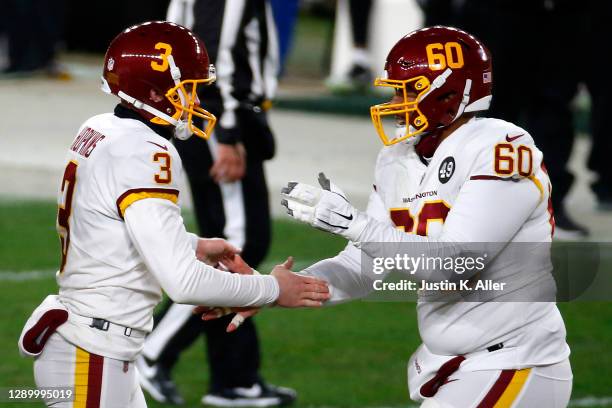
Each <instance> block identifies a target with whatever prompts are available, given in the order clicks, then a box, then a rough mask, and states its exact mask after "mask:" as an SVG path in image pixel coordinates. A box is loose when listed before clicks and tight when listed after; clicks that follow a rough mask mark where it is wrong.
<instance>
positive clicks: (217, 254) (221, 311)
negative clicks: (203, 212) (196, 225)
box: [193, 238, 330, 332]
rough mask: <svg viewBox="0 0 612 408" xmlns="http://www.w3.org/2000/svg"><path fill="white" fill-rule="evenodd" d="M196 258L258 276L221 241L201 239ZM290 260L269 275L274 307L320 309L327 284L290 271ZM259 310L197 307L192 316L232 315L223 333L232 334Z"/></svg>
mask: <svg viewBox="0 0 612 408" xmlns="http://www.w3.org/2000/svg"><path fill="white" fill-rule="evenodd" d="M196 257H197V258H198V259H199V260H200V261H202V262H205V263H207V264H209V265H212V266H215V267H217V268H218V269H221V270H225V271H228V272H231V273H238V274H241V275H255V274H259V272H257V271H256V270H254V269H253V268H251V267H250V266H249V265H248V264H247V263H246V262H245V261H244V260H243V259H242V257H241V256H240V250H239V249H238V248H236V247H234V246H233V245H231V244H230V243H228V242H227V241H225V240H224V239H220V238H212V239H202V238H200V240H199V242H198V247H197V250H196ZM292 267H293V258H292V257H289V258H287V260H286V261H285V262H283V263H282V264H279V265H276V266H275V267H274V268H273V269H272V271H271V272H270V275H272V276H274V277H275V278H276V280H277V282H278V286H279V296H278V298H277V299H276V302H274V304H273V305H274V306H281V307H291V308H297V307H321V306H322V305H323V302H324V301H326V300H328V299H329V298H330V293H329V288H328V285H327V282H325V281H323V280H320V279H317V278H313V277H309V276H302V275H299V274H296V273H294V272H293V271H291V268H292ZM259 310H260V308H259V307H211V306H196V307H195V308H194V310H193V313H194V314H201V315H202V320H205V321H208V320H214V319H218V318H220V317H223V316H226V315H228V314H231V313H235V314H236V315H235V316H234V318H233V319H232V321H231V322H230V323H229V325H228V326H227V329H226V331H227V332H232V331H234V330H236V329H238V327H240V325H241V324H242V323H243V322H244V320H245V319H246V318H247V317H251V316H254V315H255V314H257V313H258V312H259Z"/></svg>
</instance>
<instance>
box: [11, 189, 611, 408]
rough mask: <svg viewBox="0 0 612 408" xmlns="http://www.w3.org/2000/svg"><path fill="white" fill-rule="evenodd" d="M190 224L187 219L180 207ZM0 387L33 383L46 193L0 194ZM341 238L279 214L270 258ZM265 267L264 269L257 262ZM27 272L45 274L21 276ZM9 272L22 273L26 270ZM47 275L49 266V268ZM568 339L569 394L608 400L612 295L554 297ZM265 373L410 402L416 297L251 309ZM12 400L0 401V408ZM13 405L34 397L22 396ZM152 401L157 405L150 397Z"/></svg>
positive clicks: (337, 243) (315, 253)
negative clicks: (31, 323)
mask: <svg viewBox="0 0 612 408" xmlns="http://www.w3.org/2000/svg"><path fill="white" fill-rule="evenodd" d="M186 220H187V222H188V224H189V225H190V226H193V219H192V217H191V216H190V214H186ZM0 234H1V235H0V242H1V243H0V270H1V271H2V272H0V285H1V287H2V303H3V305H4V307H2V308H0V350H1V352H0V358H1V360H0V361H2V363H0V388H6V387H24V386H32V385H33V376H32V361H31V360H29V359H23V358H20V357H19V354H18V352H17V348H16V341H17V338H18V336H19V332H20V330H21V326H22V324H23V323H24V321H25V319H26V318H27V317H28V316H29V314H30V312H31V311H32V310H33V308H34V307H35V306H36V305H37V304H38V303H39V302H40V301H41V300H42V299H43V298H44V297H45V296H46V295H47V294H49V293H52V292H56V290H57V288H56V284H55V280H54V279H53V272H52V270H53V269H54V268H56V267H57V264H58V259H59V256H58V254H59V244H58V239H57V236H56V233H55V206H54V204H52V203H48V202H13V201H6V200H5V201H0ZM343 246H344V243H343V242H342V240H340V239H337V238H335V237H332V236H329V235H327V234H324V233H321V232H319V231H315V230H312V229H310V228H307V227H303V226H301V225H297V224H294V223H291V222H288V221H285V220H279V221H276V222H275V223H274V241H273V245H272V249H271V251H270V254H269V257H268V261H267V262H266V264H267V265H271V264H272V263H274V262H276V261H280V260H282V259H284V257H286V256H287V255H289V254H290V255H293V256H294V257H295V258H296V261H297V263H298V264H302V265H303V264H304V263H307V262H309V261H312V260H315V259H320V258H324V257H328V256H331V255H334V254H335V253H337V252H338V250H339V249H341V248H342V247H343ZM262 270H263V269H262ZM28 271H49V272H48V276H43V277H36V276H33V275H35V274H32V273H29V274H28V276H33V278H32V279H25V280H24V279H22V280H20V279H19V276H26V274H24V272H28ZM11 272H20V273H21V274H22V275H19V274H17V273H15V274H13V273H11ZM45 275H46V274H45ZM560 308H561V312H562V313H563V316H564V318H565V321H566V324H567V330H568V341H569V344H570V346H571V348H572V356H571V360H572V366H573V370H574V392H573V395H572V398H573V399H574V400H579V399H583V400H582V402H577V403H575V404H574V405H576V406H606V405H605V404H599V405H596V404H595V403H593V404H588V403H587V402H585V400H584V398H586V397H594V398H608V404H610V405H608V406H612V403H611V402H610V398H609V397H612V379H611V378H612V372H611V369H610V367H612V303H605V302H591V303H585V302H583V303H567V304H561V305H560ZM256 319H257V325H258V328H259V335H260V340H261V342H262V350H263V369H262V372H263V375H264V376H265V378H266V379H267V380H268V381H270V382H272V383H276V384H281V385H286V386H290V387H294V388H296V389H297V390H298V392H299V403H298V405H299V406H302V407H306V406H312V407H323V406H325V407H399V406H407V405H410V402H409V399H408V396H407V390H406V369H405V368H406V361H407V359H408V357H409V356H410V354H411V352H412V351H413V350H414V349H415V348H416V346H417V345H418V344H419V335H418V331H417V327H416V316H415V305H414V304H412V303H374V302H354V303H351V304H346V305H342V306H337V307H333V308H326V309H322V310H297V311H295V310H280V309H271V310H267V311H265V312H264V313H261V314H260V315H259V316H258V317H257V318H256ZM203 350H204V348H203V340H202V341H198V342H197V343H196V344H194V346H193V347H192V348H191V349H190V350H189V351H188V352H187V353H186V354H185V355H183V356H182V359H181V360H180V362H179V364H178V366H177V368H176V372H175V380H176V382H177V383H178V384H179V387H180V389H181V391H182V393H183V394H184V396H185V398H186V399H187V401H188V406H190V407H195V406H198V405H199V399H200V397H201V396H202V394H203V393H204V392H205V391H206V387H207V376H208V375H207V363H206V358H205V355H204V351H203ZM4 406H9V404H8V403H4V404H3V403H0V407H4ZM16 406H18V407H25V406H32V405H31V404H25V403H21V404H18V405H16ZM150 406H151V407H159V406H161V405H159V404H155V403H153V402H150Z"/></svg>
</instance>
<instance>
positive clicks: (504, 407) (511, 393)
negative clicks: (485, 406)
mask: <svg viewBox="0 0 612 408" xmlns="http://www.w3.org/2000/svg"><path fill="white" fill-rule="evenodd" d="M530 373H531V368H526V369H524V370H517V371H516V372H515V373H514V376H513V377H512V380H510V384H508V386H507V387H506V390H505V391H504V393H503V394H502V396H501V397H500V398H499V400H497V402H496V403H495V406H494V407H493V408H510V407H511V406H512V403H513V402H514V400H516V397H517V396H518V395H519V393H520V392H521V390H522V389H523V385H525V381H527V377H529V374H530Z"/></svg>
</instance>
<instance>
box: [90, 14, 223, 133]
mask: <svg viewBox="0 0 612 408" xmlns="http://www.w3.org/2000/svg"><path fill="white" fill-rule="evenodd" d="M214 80H215V69H214V66H213V65H211V64H210V62H209V59H208V54H207V52H206V47H205V46H204V43H203V42H202V40H200V39H199V38H198V37H196V36H195V34H193V33H192V32H191V31H190V30H188V29H187V28H185V27H183V26H180V25H178V24H174V23H170V22H165V21H151V22H147V23H142V24H138V25H135V26H133V27H130V28H128V29H126V30H125V31H123V32H122V33H121V34H119V35H118V36H117V37H115V39H114V40H113V41H112V42H111V44H110V46H109V47H108V50H107V51H106V56H105V58H104V72H103V75H102V90H103V91H104V92H107V93H111V94H113V95H117V96H118V97H119V98H121V99H122V100H123V101H125V102H127V103H128V104H130V105H131V107H132V108H133V109H135V110H136V111H137V112H138V113H139V114H140V115H142V116H143V117H144V118H145V119H148V120H150V121H151V122H153V123H157V124H161V125H172V126H175V127H176V129H177V131H176V132H175V134H176V135H177V137H180V138H186V137H188V136H189V135H191V133H193V134H195V135H197V136H200V137H202V138H204V139H208V137H209V136H210V134H211V132H212V129H213V127H214V125H215V122H216V118H215V116H214V115H212V114H211V113H209V112H207V111H206V110H204V109H202V108H201V107H200V106H199V100H198V97H197V86H198V85H199V84H206V85H208V84H210V83H212V82H213V81H214ZM194 116H197V117H200V118H202V119H204V123H205V126H203V128H204V129H200V128H198V127H196V126H195V125H194V124H193V122H192V119H193V117H194ZM179 129H183V130H187V129H188V131H189V132H186V131H185V132H182V133H181V134H183V136H182V137H181V136H179V132H178V130H179Z"/></svg>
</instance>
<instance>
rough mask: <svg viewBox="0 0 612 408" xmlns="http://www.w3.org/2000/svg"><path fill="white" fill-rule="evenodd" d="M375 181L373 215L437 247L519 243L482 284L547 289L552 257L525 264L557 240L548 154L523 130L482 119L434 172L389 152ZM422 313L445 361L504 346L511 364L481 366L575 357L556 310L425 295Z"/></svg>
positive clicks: (445, 147)
mask: <svg viewBox="0 0 612 408" xmlns="http://www.w3.org/2000/svg"><path fill="white" fill-rule="evenodd" d="M375 179H376V191H375V192H374V193H373V194H372V197H371V199H370V205H369V208H368V212H370V214H371V215H374V216H375V217H376V218H377V219H379V220H384V219H385V218H386V219H387V220H389V221H390V222H391V223H392V224H394V226H395V227H396V228H398V229H401V230H403V231H404V232H405V233H410V234H417V235H421V236H424V237H427V239H429V240H431V241H433V242H436V241H437V242H454V243H474V242H478V243H510V244H509V246H504V249H503V250H501V252H500V253H499V254H498V256H497V258H496V259H495V261H494V262H491V264H490V265H489V266H488V268H487V270H485V271H484V272H483V273H482V276H481V277H480V278H481V279H487V278H492V279H493V280H505V281H508V282H511V283H509V284H516V285H517V290H518V291H519V292H516V293H520V291H522V290H529V286H530V285H532V286H535V285H538V279H539V277H541V276H542V274H543V272H546V275H547V276H550V274H549V273H550V269H549V268H550V266H551V265H550V263H549V262H550V257H549V253H548V252H547V253H546V254H545V255H546V256H545V257H543V258H546V259H544V262H542V263H537V262H533V259H531V260H530V259H529V257H528V256H526V255H527V252H528V251H526V250H525V248H528V247H530V245H531V244H530V243H546V242H550V241H551V238H552V233H553V229H554V219H553V216H552V207H551V205H550V200H549V198H550V192H551V187H550V181H549V178H548V175H547V174H546V170H545V167H544V166H543V162H542V152H541V151H540V150H539V149H538V148H537V147H536V146H535V144H534V141H533V139H532V137H531V136H530V135H529V134H528V133H527V132H526V131H525V130H524V129H521V128H520V127H517V126H515V125H513V124H511V123H508V122H505V121H502V120H498V119H489V118H473V119H471V120H469V121H468V122H467V123H466V124H464V125H463V126H461V127H459V128H458V129H457V130H455V131H454V132H453V133H452V134H451V135H450V136H448V137H447V138H446V139H444V140H443V141H442V142H441V143H440V145H439V146H438V147H437V149H436V151H435V153H434V155H433V157H432V158H431V161H430V162H429V163H428V165H425V164H424V163H423V162H422V161H421V159H420V158H419V157H418V156H417V154H416V153H415V151H414V149H413V148H412V147H411V146H409V145H406V144H398V145H395V146H391V147H385V148H383V150H382V152H381V154H380V155H379V157H378V160H377V165H376V174H375ZM387 240H389V237H384V236H380V237H373V236H368V237H367V238H366V239H365V240H364V241H368V242H385V241H387ZM516 243H522V244H516ZM485 245H486V244H485ZM497 247H498V248H501V247H502V245H497ZM540 255H541V254H540ZM540 255H537V256H536V258H538V256H540ZM539 260H540V259H539V258H538V261H539ZM417 275H418V273H417ZM423 278H425V279H426V277H423ZM534 282H535V283H534ZM522 300H526V298H523V299H522ZM532 300H533V299H532ZM548 300H549V301H550V299H548ZM417 308H418V319H419V331H420V333H421V337H422V339H423V342H424V344H425V345H426V346H427V347H428V348H429V349H430V350H431V351H432V352H434V353H436V354H443V355H459V354H465V353H470V352H474V351H478V350H483V349H486V347H489V346H491V345H493V344H496V343H500V342H504V344H505V347H507V349H506V351H504V353H491V358H497V359H501V360H503V361H501V362H500V361H488V362H485V361H483V360H480V363H482V364H483V367H481V368H487V365H488V364H490V367H502V368H503V367H504V366H516V365H517V364H518V365H521V364H525V365H529V364H534V365H538V364H552V363H555V362H559V361H562V360H563V359H564V358H566V357H567V355H568V354H569V348H568V346H567V344H566V343H565V327H564V324H563V320H562V318H561V315H560V314H559V312H558V310H557V307H556V305H555V304H554V303H547V302H529V301H519V302H508V301H506V302H496V301H492V302H461V301H459V302H450V303H447V304H442V303H439V302H431V301H423V298H422V297H420V300H419V303H418V307H417ZM493 354H496V356H495V357H493Z"/></svg>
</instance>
